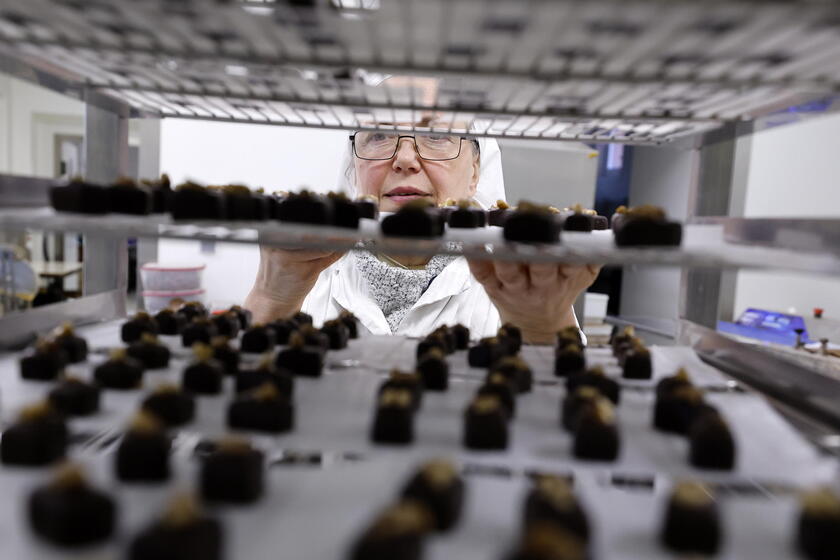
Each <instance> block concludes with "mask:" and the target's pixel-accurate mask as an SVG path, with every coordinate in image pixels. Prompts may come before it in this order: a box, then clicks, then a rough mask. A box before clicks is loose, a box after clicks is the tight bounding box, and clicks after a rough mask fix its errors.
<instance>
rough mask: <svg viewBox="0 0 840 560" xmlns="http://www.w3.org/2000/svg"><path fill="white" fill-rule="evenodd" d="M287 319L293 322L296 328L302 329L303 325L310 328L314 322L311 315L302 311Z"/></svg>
mask: <svg viewBox="0 0 840 560" xmlns="http://www.w3.org/2000/svg"><path fill="white" fill-rule="evenodd" d="M289 318H290V319H291V320H292V321H294V322H295V323H296V324H297V325H298V327H302V326H303V325H309V326H310V327H311V326H312V325H313V323H314V322H315V319H313V317H312V315H310V314H309V313H304V312H303V311H298V312H297V313H295V314H294V315H292V316H291V317H289Z"/></svg>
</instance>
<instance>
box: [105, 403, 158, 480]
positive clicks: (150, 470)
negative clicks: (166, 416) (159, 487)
mask: <svg viewBox="0 0 840 560" xmlns="http://www.w3.org/2000/svg"><path fill="white" fill-rule="evenodd" d="M170 448H171V442H170V440H169V437H168V436H167V435H166V432H164V431H163V425H162V424H161V422H160V420H159V419H158V417H157V416H155V415H153V414H150V413H148V412H140V413H138V414H137V415H136V416H135V417H134V419H133V420H132V422H131V425H130V426H129V428H128V430H127V431H126V433H125V434H124V435H123V437H122V440H121V441H120V444H119V446H118V447H117V454H116V457H115V462H114V468H115V472H116V474H117V478H118V479H119V480H121V481H123V482H160V481H163V480H167V479H168V478H169V450H170Z"/></svg>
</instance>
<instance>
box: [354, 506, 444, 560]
mask: <svg viewBox="0 0 840 560" xmlns="http://www.w3.org/2000/svg"><path fill="white" fill-rule="evenodd" d="M434 524H435V520H434V517H433V516H432V513H431V512H430V511H429V510H428V508H427V507H426V506H425V505H423V504H422V503H420V502H418V501H416V500H403V501H401V502H399V503H398V504H396V505H394V506H391V507H390V508H388V509H386V510H385V511H384V512H382V513H381V514H379V516H378V517H377V518H376V520H374V522H373V523H372V524H371V525H370V527H369V528H368V529H367V530H365V532H364V533H363V534H362V535H361V536H360V537H359V539H358V540H357V541H356V543H355V544H354V545H353V549H352V550H351V552H350V559H351V560H396V559H397V558H399V560H420V559H421V558H422V557H423V544H424V543H423V539H424V537H425V536H426V535H427V534H428V533H429V532H431V531H432V529H433V528H434Z"/></svg>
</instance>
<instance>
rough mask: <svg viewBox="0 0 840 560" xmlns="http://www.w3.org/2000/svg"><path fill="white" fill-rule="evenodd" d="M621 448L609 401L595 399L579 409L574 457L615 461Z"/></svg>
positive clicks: (575, 427) (575, 429) (613, 413)
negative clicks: (589, 404)
mask: <svg viewBox="0 0 840 560" xmlns="http://www.w3.org/2000/svg"><path fill="white" fill-rule="evenodd" d="M620 448H621V440H620V437H619V433H618V428H617V427H616V424H615V412H614V409H613V406H612V404H611V403H610V401H609V400H607V399H605V398H603V397H597V398H596V399H595V400H594V402H593V404H592V405H591V406H584V407H582V408H581V409H580V412H579V414H578V418H577V423H576V424H575V426H574V445H573V450H572V451H573V453H574V456H575V457H577V458H579V459H587V460H592V461H615V460H616V458H617V457H618V454H619V450H620Z"/></svg>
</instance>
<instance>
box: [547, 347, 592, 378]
mask: <svg viewBox="0 0 840 560" xmlns="http://www.w3.org/2000/svg"><path fill="white" fill-rule="evenodd" d="M585 372H586V356H585V354H584V353H583V348H581V347H580V346H578V345H577V344H567V345H566V346H564V347H562V348H560V349H558V350H557V352H556V354H555V355H554V375H555V376H557V377H571V376H575V375H582V374H583V373H585Z"/></svg>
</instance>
